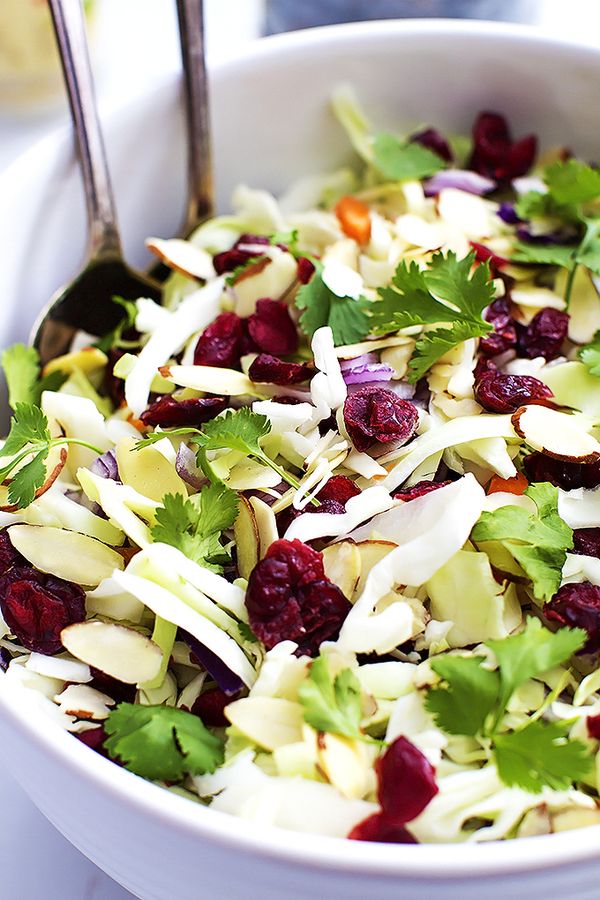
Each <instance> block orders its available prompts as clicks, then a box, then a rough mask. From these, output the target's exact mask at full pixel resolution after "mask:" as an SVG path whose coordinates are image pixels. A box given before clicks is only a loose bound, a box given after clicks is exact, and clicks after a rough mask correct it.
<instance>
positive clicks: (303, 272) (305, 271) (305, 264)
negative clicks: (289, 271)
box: [297, 256, 315, 284]
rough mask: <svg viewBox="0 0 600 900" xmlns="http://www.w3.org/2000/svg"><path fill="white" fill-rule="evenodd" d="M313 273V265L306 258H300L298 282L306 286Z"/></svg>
mask: <svg viewBox="0 0 600 900" xmlns="http://www.w3.org/2000/svg"><path fill="white" fill-rule="evenodd" d="M314 273H315V265H314V263H313V262H311V261H310V259H307V257H306V256H301V257H300V259H299V260H298V271H297V276H298V281H299V282H300V284H308V282H309V281H310V279H311V278H312V277H313V275H314Z"/></svg>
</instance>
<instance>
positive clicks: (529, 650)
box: [486, 618, 587, 709]
mask: <svg viewBox="0 0 600 900" xmlns="http://www.w3.org/2000/svg"><path fill="white" fill-rule="evenodd" d="M586 640H587V635H586V633H585V631H583V630H582V629H581V628H561V629H560V630H559V631H556V632H552V631H549V630H548V629H547V628H544V627H543V626H542V623H541V622H540V620H539V619H535V618H529V619H527V625H526V627H525V629H524V631H522V632H521V633H520V634H515V635H512V636H510V637H506V638H503V639H502V640H497V641H486V646H488V647H489V648H490V649H491V650H493V652H494V654H495V656H496V660H497V661H498V666H499V668H500V682H501V696H500V702H501V706H502V709H505V708H506V704H507V703H508V701H509V699H510V696H511V694H513V693H514V692H515V691H516V690H517V688H519V687H520V686H521V685H522V684H525V682H526V681H529V679H530V678H534V677H535V676H537V675H542V674H543V673H544V672H547V671H548V669H552V668H553V667H554V666H558V665H560V664H561V663H564V662H566V660H568V659H569V658H570V657H571V656H572V655H573V653H576V652H577V650H580V649H581V648H582V647H583V645H584V644H585V642H586Z"/></svg>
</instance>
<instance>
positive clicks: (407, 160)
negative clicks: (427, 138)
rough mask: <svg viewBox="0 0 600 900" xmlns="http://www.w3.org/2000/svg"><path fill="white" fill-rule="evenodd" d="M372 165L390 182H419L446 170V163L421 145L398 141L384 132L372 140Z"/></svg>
mask: <svg viewBox="0 0 600 900" xmlns="http://www.w3.org/2000/svg"><path fill="white" fill-rule="evenodd" d="M373 165H374V166H375V168H376V169H378V170H379V171H380V172H381V174H382V175H384V176H385V177H386V178H389V179H390V181H419V180H421V179H422V178H428V177H429V176H430V175H435V173H436V172H439V171H440V170H441V169H445V168H446V162H445V161H444V160H443V159H442V158H441V157H440V156H438V155H437V153H433V151H432V150H429V149H428V148H427V147H423V145H422V144H418V143H416V142H413V143H411V142H410V141H399V140H398V139H397V138H395V137H394V136H393V135H391V134H387V133H385V132H382V133H381V134H378V135H376V136H375V138H374V140H373Z"/></svg>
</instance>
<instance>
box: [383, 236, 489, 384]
mask: <svg viewBox="0 0 600 900" xmlns="http://www.w3.org/2000/svg"><path fill="white" fill-rule="evenodd" d="M474 263H475V253H474V251H471V252H470V253H469V254H468V255H467V256H465V257H464V258H463V259H457V257H456V254H455V253H453V252H452V251H451V252H449V253H448V254H447V255H446V256H444V255H443V254H442V253H436V254H435V255H434V256H433V257H432V259H431V261H430V262H429V265H428V267H427V269H425V270H421V269H420V268H419V266H418V265H417V264H416V263H415V262H411V264H410V266H407V265H406V262H405V261H404V260H403V261H402V262H401V263H400V265H399V266H398V268H397V269H396V273H395V275H394V277H393V279H392V285H391V286H390V287H386V288H381V289H380V290H379V296H380V300H379V301H378V302H376V303H374V304H373V306H372V316H371V330H372V331H373V333H374V334H388V333H389V332H393V331H398V330H399V329H401V328H407V327H410V326H413V325H440V326H442V327H439V328H435V329H434V330H430V331H426V332H424V333H423V334H422V335H421V337H420V338H419V339H418V340H417V343H416V346H415V349H414V352H413V355H412V358H411V360H410V363H409V366H408V380H409V381H410V382H412V383H414V382H416V381H418V380H419V379H420V378H422V377H423V375H424V374H425V372H427V370H428V369H430V368H431V366H432V365H433V364H434V363H435V362H437V360H438V359H440V358H441V357H442V356H444V354H445V353H447V352H448V351H449V350H451V349H452V348H453V347H455V346H456V345H457V344H460V343H462V342H463V341H466V340H468V339H469V338H472V337H483V336H484V335H486V334H488V333H489V332H490V331H491V330H492V326H491V325H490V324H489V322H486V321H485V320H484V319H483V318H482V312H483V310H484V309H485V308H486V306H489V304H490V303H491V302H492V300H493V299H494V286H493V283H492V280H491V275H490V270H489V266H488V264H487V263H484V264H483V265H478V266H477V267H476V268H475V269H474V270H473V272H471V269H472V267H473V265H474Z"/></svg>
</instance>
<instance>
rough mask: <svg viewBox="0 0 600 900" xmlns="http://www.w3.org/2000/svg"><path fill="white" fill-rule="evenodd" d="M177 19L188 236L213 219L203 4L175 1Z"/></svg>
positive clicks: (194, 1)
mask: <svg viewBox="0 0 600 900" xmlns="http://www.w3.org/2000/svg"><path fill="white" fill-rule="evenodd" d="M177 16H178V19H179V37H180V42H181V58H182V62H183V71H184V84H185V113H186V127H187V138H188V187H187V191H188V194H187V209H186V214H185V222H184V226H183V234H185V235H186V236H187V235H188V234H189V233H190V231H192V230H193V229H194V227H195V226H196V225H198V224H199V223H200V222H202V221H203V220H204V219H206V218H208V217H209V216H210V215H212V213H213V210H214V188H213V178H212V151H211V141H210V118H209V100H208V76H207V72H206V61H205V54H204V11H203V2H202V0H177Z"/></svg>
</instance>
